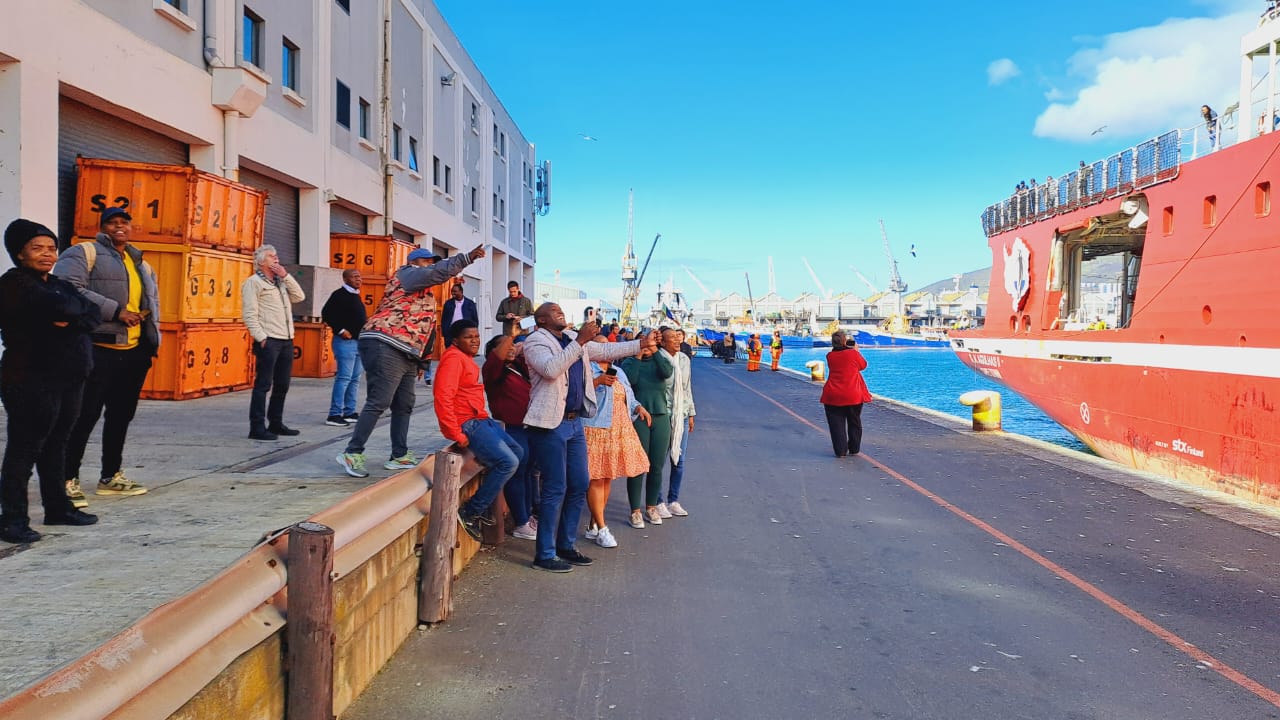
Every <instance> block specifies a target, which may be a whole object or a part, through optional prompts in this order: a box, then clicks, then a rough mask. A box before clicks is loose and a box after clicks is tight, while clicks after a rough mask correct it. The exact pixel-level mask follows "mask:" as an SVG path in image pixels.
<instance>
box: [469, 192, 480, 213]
mask: <svg viewBox="0 0 1280 720" xmlns="http://www.w3.org/2000/svg"><path fill="white" fill-rule="evenodd" d="M471 212H480V191H479V190H477V189H476V188H471Z"/></svg>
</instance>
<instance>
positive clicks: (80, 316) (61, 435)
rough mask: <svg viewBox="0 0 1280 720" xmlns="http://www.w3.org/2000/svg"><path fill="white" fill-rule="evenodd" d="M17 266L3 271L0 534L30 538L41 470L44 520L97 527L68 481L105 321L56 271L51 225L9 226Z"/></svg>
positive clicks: (8, 243)
mask: <svg viewBox="0 0 1280 720" xmlns="http://www.w3.org/2000/svg"><path fill="white" fill-rule="evenodd" d="M4 246H5V250H7V251H8V252H9V256H10V257H11V258H13V263H14V265H15V267H14V268H12V269H10V270H9V271H8V272H6V273H5V274H4V275H0V337H2V338H3V340H4V356H3V358H0V402H3V403H4V409H5V413H6V414H7V416H8V428H7V437H8V441H7V442H6V444H5V451H4V461H3V464H2V465H0V540H4V541H6V542H11V543H32V542H35V541H37V540H39V539H40V533H38V532H36V531H35V530H33V529H31V519H30V517H29V516H28V514H27V485H28V484H29V482H30V480H31V471H32V468H36V469H37V470H38V472H39V474H40V499H41V502H42V503H43V505H44V524H45V525H92V524H94V523H96V522H97V521H98V518H97V516H95V515H90V514H89V513H86V512H83V511H81V510H79V509H78V508H76V507H75V506H74V505H73V504H72V502H71V499H70V498H69V497H67V492H66V487H65V485H64V484H63V480H64V477H63V472H64V469H65V462H66V459H65V457H64V456H65V454H66V446H67V437H68V436H69V435H70V434H71V426H72V424H73V423H74V422H75V420H76V418H77V417H78V416H79V415H80V401H81V396H82V395H83V393H84V383H85V379H86V378H87V377H89V371H90V370H91V369H92V368H93V353H92V351H91V349H90V344H89V333H90V332H91V331H92V330H93V329H94V328H95V327H97V325H98V323H99V322H100V321H101V315H100V313H99V310H98V306H97V305H94V304H93V303H92V302H90V301H89V300H87V299H85V298H84V296H82V295H81V294H80V292H79V291H78V290H77V289H76V287H75V286H74V285H72V284H71V283H69V282H67V281H66V280H63V279H61V278H59V277H57V276H55V275H51V274H50V271H51V270H52V269H53V266H54V264H55V263H56V262H57V261H58V240H57V238H56V237H55V236H54V234H53V231H52V230H50V229H49V228H47V227H45V226H43V225H41V224H39V223H35V222H31V221H30V220H23V219H18V220H14V221H13V222H12V223H10V224H9V227H8V228H6V229H5V232H4Z"/></svg>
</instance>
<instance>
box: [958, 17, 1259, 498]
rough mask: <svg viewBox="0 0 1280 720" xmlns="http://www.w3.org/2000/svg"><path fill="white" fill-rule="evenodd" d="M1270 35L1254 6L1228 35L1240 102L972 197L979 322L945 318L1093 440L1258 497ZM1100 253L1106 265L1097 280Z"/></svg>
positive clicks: (1136, 460) (996, 368)
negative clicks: (981, 252)
mask: <svg viewBox="0 0 1280 720" xmlns="http://www.w3.org/2000/svg"><path fill="white" fill-rule="evenodd" d="M1278 41H1280V20H1277V12H1276V11H1271V12H1269V13H1268V14H1266V15H1264V17H1263V20H1262V22H1261V23H1260V24H1259V26H1258V27H1257V28H1256V29H1254V30H1252V31H1250V32H1249V33H1248V34H1247V35H1245V38H1244V42H1243V43H1242V45H1241V47H1242V48H1246V49H1248V50H1247V52H1245V53H1244V57H1243V62H1244V66H1243V72H1242V77H1241V85H1240V102H1239V104H1238V106H1233V108H1228V110H1227V111H1226V112H1224V113H1223V114H1222V116H1221V118H1216V117H1215V118H1214V119H1212V120H1210V121H1209V122H1206V123H1204V124H1202V125H1200V126H1197V127H1194V128H1191V129H1190V130H1174V131H1171V132H1168V133H1165V134H1163V135H1161V136H1159V137H1156V138H1154V139H1152V140H1149V141H1147V142H1144V143H1142V144H1140V145H1138V146H1136V147H1132V148H1129V149H1126V150H1124V151H1122V152H1119V153H1116V154H1115V155H1112V156H1110V157H1108V158H1106V159H1104V160H1100V161H1098V162H1095V163H1093V164H1092V165H1085V164H1084V163H1081V166H1080V167H1079V168H1077V169H1075V170H1074V171H1072V172H1070V173H1067V174H1065V175H1062V176H1060V177H1059V178H1058V179H1057V180H1056V181H1050V182H1046V183H1044V184H1041V185H1039V186H1032V187H1030V188H1027V189H1025V190H1021V191H1019V192H1017V193H1015V194H1014V196H1012V197H1010V198H1008V199H1006V200H1004V201H1003V202H1000V203H998V204H995V205H992V206H990V207H988V208H987V210H986V211H985V212H984V213H983V215H982V224H983V228H984V230H985V231H986V234H987V237H988V239H989V241H988V242H989V245H990V246H991V250H992V253H993V256H994V267H993V268H992V283H991V284H992V288H991V295H990V299H989V305H988V310H987V318H986V324H985V326H984V327H983V328H981V329H974V330H962V331H953V332H951V345H952V347H953V349H954V350H955V352H956V353H957V355H958V356H959V358H960V359H961V360H962V361H963V362H965V363H966V364H967V365H969V366H970V367H971V368H973V369H974V370H976V371H978V372H980V373H982V374H984V375H986V376H988V377H991V378H993V379H995V380H997V381H999V382H1001V383H1003V384H1005V385H1007V386H1008V387H1010V388H1012V389H1014V390H1016V391H1017V392H1018V393H1019V394H1020V395H1022V396H1023V397H1025V398H1026V399H1027V400H1029V401H1030V402H1032V403H1034V404H1035V405H1037V406H1039V407H1040V408H1041V409H1042V410H1044V412H1045V413H1047V414H1048V415H1049V416H1050V417H1052V418H1053V419H1054V420H1056V421H1057V422H1058V423H1060V424H1061V425H1063V426H1064V427H1065V428H1067V429H1068V430H1070V431H1071V432H1072V433H1073V434H1075V435H1076V437H1078V438H1080V440H1081V441H1083V442H1084V443H1085V444H1087V445H1088V446H1089V447H1090V448H1092V449H1093V450H1094V451H1095V452H1097V453H1098V454H1099V455H1101V456H1103V457H1107V458H1110V459H1112V460H1115V461H1117V462H1120V463H1123V464H1126V465H1131V466H1133V467H1136V468H1139V469H1142V470H1149V471H1153V472H1156V473H1160V474H1163V475H1166V476H1169V477H1172V478H1176V479H1178V480H1182V481H1186V482H1189V483H1194V484H1197V485H1200V486H1204V487H1208V488H1215V489H1219V490H1224V491H1226V492H1230V493H1233V494H1236V495H1239V496H1242V497H1245V498H1248V499H1251V500H1254V501H1259V502H1264V503H1268V504H1272V505H1276V504H1280V470H1277V468H1280V413H1277V406H1278V405H1280V322H1278V321H1277V315H1276V313H1275V312H1273V309H1274V307H1275V305H1274V303H1275V298H1276V287H1277V280H1278V279H1280V270H1278V269H1277V268H1280V214H1278V213H1276V212H1274V211H1273V207H1272V193H1273V191H1274V190H1275V189H1280V132H1278V131H1277V127H1280V121H1275V122H1273V121H1271V119H1273V118H1277V117H1280V113H1278V110H1280V108H1278V107H1277V98H1276V96H1275V95H1269V94H1268V92H1267V88H1268V85H1267V83H1264V82H1260V81H1258V78H1259V77H1265V68H1266V66H1267V65H1268V64H1269V63H1270V62H1271V58H1270V55H1269V52H1270V50H1269V48H1271V47H1274V45H1275V43H1276V42H1278ZM1255 58H1257V62H1255ZM1255 86H1260V89H1259V90H1258V91H1257V92H1255V91H1254V87H1255ZM1108 259H1110V264H1109V265H1106V266H1103V265H1101V263H1104V262H1106V261H1107V260H1108ZM1117 259H1118V260H1119V262H1116V260H1117ZM1100 267H1109V268H1112V270H1109V271H1108V274H1110V273H1114V274H1112V275H1111V278H1110V279H1113V280H1114V286H1113V287H1114V292H1113V293H1112V294H1111V295H1109V296H1104V297H1101V298H1100V297H1098V295H1099V293H1098V292H1097V291H1096V287H1097V283H1096V280H1097V274H1098V273H1099V272H1101V271H1100V270H1098V268H1100ZM1001 279H1003V282H1001ZM1001 286H1003V292H1000V288H1001Z"/></svg>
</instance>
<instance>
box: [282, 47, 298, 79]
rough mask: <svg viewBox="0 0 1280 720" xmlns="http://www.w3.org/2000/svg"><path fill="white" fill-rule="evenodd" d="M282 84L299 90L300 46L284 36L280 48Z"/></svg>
mask: <svg viewBox="0 0 1280 720" xmlns="http://www.w3.org/2000/svg"><path fill="white" fill-rule="evenodd" d="M280 84H281V85H283V86H285V87H287V88H289V89H290V90H292V91H294V92H298V46H297V45H294V44H293V43H291V42H289V38H284V44H283V45H282V46H281V48H280Z"/></svg>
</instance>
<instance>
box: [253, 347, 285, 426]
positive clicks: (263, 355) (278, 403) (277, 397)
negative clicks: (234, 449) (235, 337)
mask: <svg viewBox="0 0 1280 720" xmlns="http://www.w3.org/2000/svg"><path fill="white" fill-rule="evenodd" d="M253 356H254V358H255V359H257V361H258V369H257V376H256V377H254V379H253V395H252V396H251V397H250V398H249V430H251V431H252V430H266V429H267V427H268V425H270V426H271V427H278V426H280V425H283V424H284V397H285V395H288V394H289V379H290V378H292V377H293V341H292V340H281V339H279V338H267V344H266V347H263V346H262V345H261V344H259V343H257V342H254V343H253ZM268 391H270V393H271V402H270V403H269V404H268V403H267V392H268Z"/></svg>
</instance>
